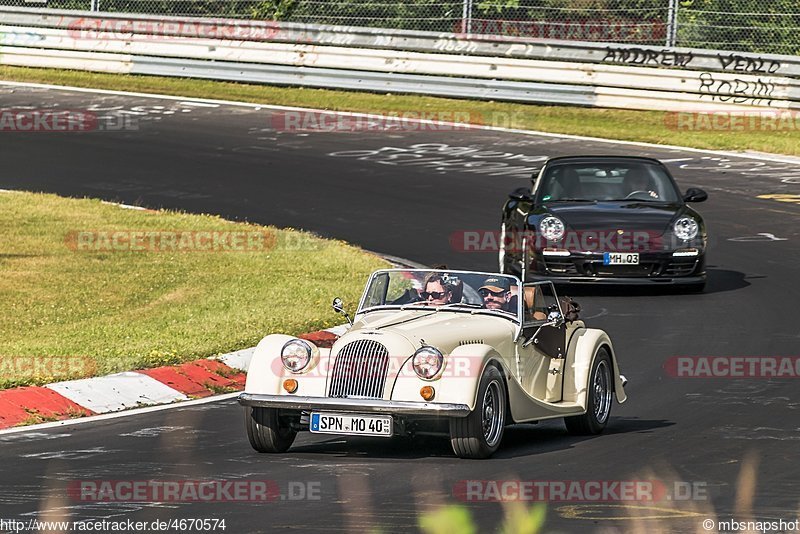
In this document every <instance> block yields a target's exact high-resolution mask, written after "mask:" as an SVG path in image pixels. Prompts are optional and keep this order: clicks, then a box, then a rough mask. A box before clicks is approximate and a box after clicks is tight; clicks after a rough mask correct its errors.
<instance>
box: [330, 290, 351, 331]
mask: <svg viewBox="0 0 800 534" xmlns="http://www.w3.org/2000/svg"><path fill="white" fill-rule="evenodd" d="M331 307H332V308H333V311H335V312H336V313H338V314H339V315H344V318H345V319H347V322H348V323H349V324H350V326H353V321H352V320H351V319H350V316H349V315H348V314H347V312H346V311H345V309H344V303H343V302H342V299H340V298H339V297H336V298H335V299H333V303H332V304H331Z"/></svg>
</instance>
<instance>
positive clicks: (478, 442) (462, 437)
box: [450, 365, 508, 459]
mask: <svg viewBox="0 0 800 534" xmlns="http://www.w3.org/2000/svg"><path fill="white" fill-rule="evenodd" d="M507 398H508V395H507V393H506V386H505V382H504V381H503V376H502V375H501V374H500V371H499V370H498V369H497V367H495V366H493V365H490V366H488V367H487V368H486V370H485V371H484V372H483V375H482V376H481V381H480V384H479V386H478V399H477V401H476V403H475V409H474V410H472V412H471V413H470V414H469V415H468V416H466V417H454V418H452V419H450V445H451V446H452V447H453V452H455V453H456V456H458V457H459V458H474V459H480V458H488V457H489V456H491V455H492V454H494V452H495V451H496V450H497V449H498V447H499V446H500V442H501V441H502V440H503V430H504V428H505V424H506V407H507V406H508V401H507Z"/></svg>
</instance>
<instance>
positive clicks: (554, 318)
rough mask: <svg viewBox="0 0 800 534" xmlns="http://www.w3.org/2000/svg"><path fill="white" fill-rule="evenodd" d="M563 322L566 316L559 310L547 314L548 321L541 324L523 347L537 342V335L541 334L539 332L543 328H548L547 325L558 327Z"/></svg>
mask: <svg viewBox="0 0 800 534" xmlns="http://www.w3.org/2000/svg"><path fill="white" fill-rule="evenodd" d="M562 324H564V316H563V315H561V314H560V313H558V312H557V311H551V312H550V313H548V314H547V322H545V323H542V324H540V325H539V327H538V328H536V332H534V333H533V335H532V336H531V337H529V338H528V339H527V340H526V341H525V342H524V343H523V344H522V346H523V348H524V347H529V346H530V345H531V343H535V342H536V337H537V336H538V335H539V332H541V331H542V328H546V327H549V326H554V327H556V328H558V327H559V326H561V325H562Z"/></svg>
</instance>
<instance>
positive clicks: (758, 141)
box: [0, 67, 800, 155]
mask: <svg viewBox="0 0 800 534" xmlns="http://www.w3.org/2000/svg"><path fill="white" fill-rule="evenodd" d="M0 79H4V80H14V81H21V82H36V83H50V84H58V85H72V86H78V87H91V88H99V89H113V90H118V91H132V92H142V93H158V94H167V95H176V96H187V97H195V98H211V99H222V100H235V101H242V102H253V103H258V104H273V105H283V106H298V107H310V108H320V109H328V110H335V111H360V112H371V113H399V112H409V111H410V112H416V113H420V112H426V113H428V112H433V113H442V114H451V116H452V114H454V113H459V114H465V113H468V114H470V115H471V116H474V117H483V118H491V117H512V118H513V120H512V121H511V124H510V125H511V126H513V127H514V128H520V129H527V130H538V131H543V132H552V133H564V134H573V135H586V136H592V137H604V138H608V139H620V140H625V141H644V142H648V143H658V144H669V145H681V146H688V147H694V148H704V149H711V150H754V151H759V152H771V153H775V154H787V155H800V121H794V120H792V121H786V122H784V123H781V121H777V124H776V128H777V130H771V129H769V128H768V127H767V128H766V129H765V130H760V129H754V128H753V127H750V126H748V123H743V125H741V130H733V131H731V130H708V129H705V130H699V131H689V130H677V129H675V126H673V125H672V124H673V123H674V122H675V117H674V115H673V116H670V115H669V114H668V113H665V112H659V111H629V110H616V109H595V108H579V107H567V106H538V105H531V104H513V103H504V102H479V101H470V100H458V99H447V98H435V97H424V96H414V95H384V94H372V93H360V92H349V91H329V90H323V89H303V88H292V87H290V88H285V87H272V86H264V85H252V84H239V83H230V82H216V81H208V80H194V79H183V78H165V77H159V76H133V75H117V74H102V73H92V72H83V71H68V70H56V69H39V68H21V67H0ZM720 108H721V109H722V108H724V105H723V104H720ZM789 122H791V124H789ZM497 125H499V126H506V125H508V124H506V123H505V122H504V121H503V123H498V124H497Z"/></svg>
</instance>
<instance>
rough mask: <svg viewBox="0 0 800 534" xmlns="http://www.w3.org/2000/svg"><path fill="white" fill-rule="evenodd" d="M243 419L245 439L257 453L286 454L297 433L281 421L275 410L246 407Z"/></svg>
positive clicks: (284, 421) (285, 422)
mask: <svg viewBox="0 0 800 534" xmlns="http://www.w3.org/2000/svg"><path fill="white" fill-rule="evenodd" d="M244 418H245V426H246V427H247V438H248V439H249V440H250V445H252V446H253V448H254V449H255V450H257V451H258V452H286V451H287V450H289V447H291V446H292V443H294V438H295V437H297V431H296V430H292V428H291V426H290V425H289V423H288V422H287V421H286V420H283V421H282V420H281V418H280V417H279V416H278V410H276V409H275V408H258V407H250V406H247V407H245V409H244Z"/></svg>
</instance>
